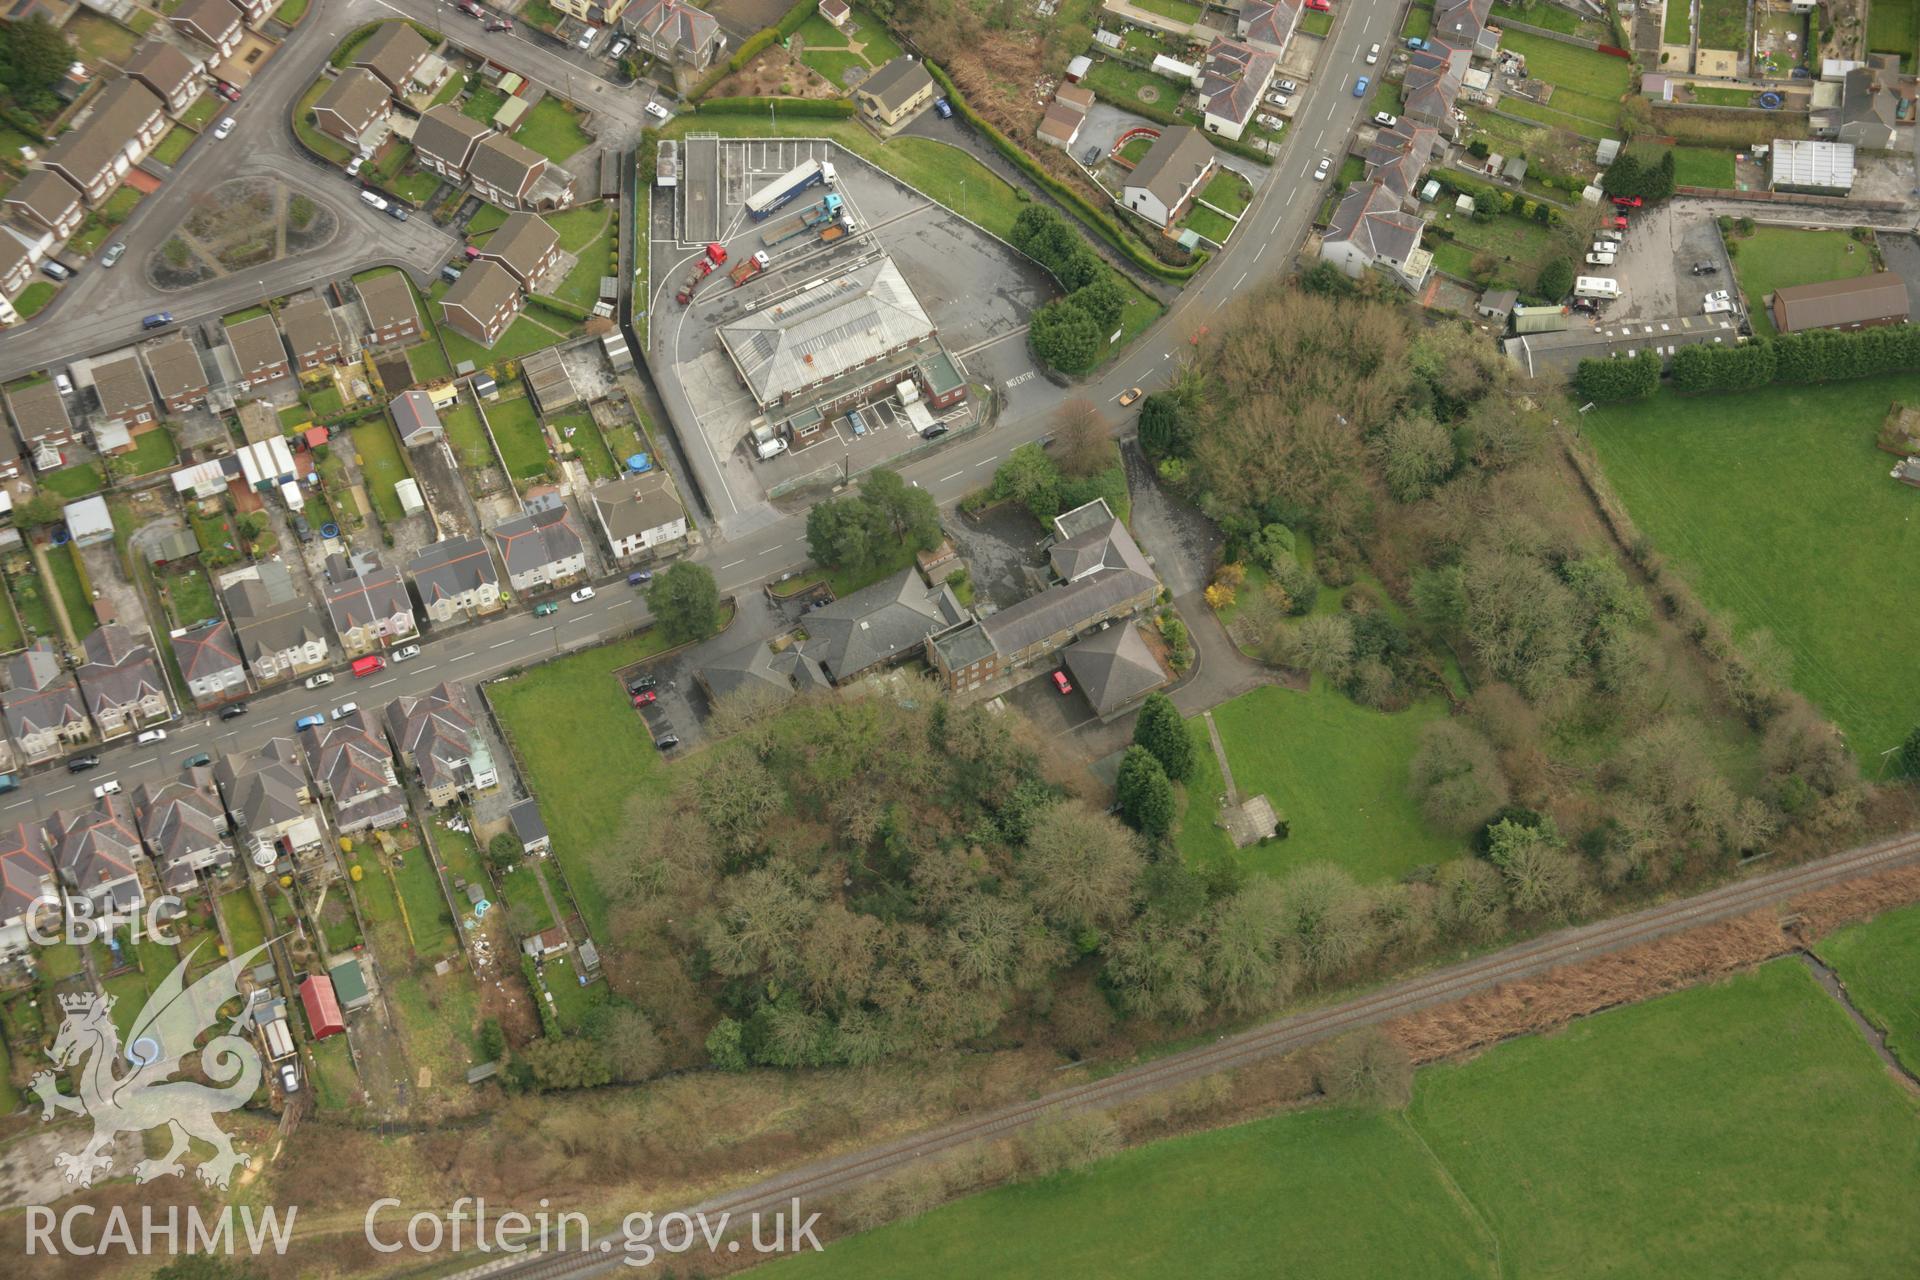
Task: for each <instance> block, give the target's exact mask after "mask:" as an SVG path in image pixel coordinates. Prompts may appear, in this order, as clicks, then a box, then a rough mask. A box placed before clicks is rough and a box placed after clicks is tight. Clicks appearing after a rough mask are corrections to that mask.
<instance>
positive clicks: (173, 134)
mask: <svg viewBox="0 0 1920 1280" xmlns="http://www.w3.org/2000/svg"><path fill="white" fill-rule="evenodd" d="M193 139H194V133H193V131H192V130H191V129H183V128H181V127H180V126H179V125H175V126H174V127H173V128H171V129H169V130H167V136H166V137H164V138H162V139H160V145H159V146H157V147H155V148H154V149H153V158H154V159H155V160H158V161H159V162H160V163H161V164H166V165H174V164H179V163H180V157H181V156H183V155H185V154H187V148H188V147H190V146H192V145H193Z"/></svg>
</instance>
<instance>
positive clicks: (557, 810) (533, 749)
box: [487, 630, 669, 938]
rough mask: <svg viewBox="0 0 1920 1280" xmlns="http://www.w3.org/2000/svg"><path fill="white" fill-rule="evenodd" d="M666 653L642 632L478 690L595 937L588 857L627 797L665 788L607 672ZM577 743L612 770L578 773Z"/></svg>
mask: <svg viewBox="0 0 1920 1280" xmlns="http://www.w3.org/2000/svg"><path fill="white" fill-rule="evenodd" d="M665 648H666V642H665V640H663V639H662V638H661V637H660V634H659V633H658V632H657V631H651V630H649V631H645V632H642V633H640V634H638V635H634V636H629V637H627V638H626V639H624V640H618V641H615V642H614V643H613V644H610V645H603V646H600V647H598V648H594V649H586V650H583V651H581V652H579V653H576V654H570V655H568V656H567V657H564V658H559V659H556V660H555V661H552V662H548V663H545V664H543V665H541V666H539V667H536V668H535V669H534V670H532V671H529V672H527V673H526V674H524V675H520V676H515V677H514V678H512V679H510V680H506V681H503V682H501V683H499V684H494V685H489V686H488V688H487V698H488V700H489V701H490V702H491V703H492V704H493V708H494V711H495V713H496V714H497V715H498V716H499V719H500V724H501V727H502V728H503V729H505V731H506V734H507V737H508V739H509V740H510V741H511V742H512V744H513V750H514V752H515V755H516V757H517V759H518V761H519V763H520V764H521V765H522V766H523V769H524V772H525V776H526V782H527V786H528V789H529V790H530V791H531V793H532V794H533V795H534V796H535V797H537V798H538V799H539V801H540V813H541V816H542V817H544V818H545V819H546V823H547V830H548V832H549V833H550V834H551V836H552V837H553V852H554V856H555V857H556V858H558V859H559V860H560V865H561V867H562V868H563V869H564V870H565V871H566V875H567V881H568V883H570V884H571V885H572V886H573V890H574V893H575V895H576V897H577V898H578V899H579V904H580V910H581V913H582V914H583V915H584V916H585V917H586V921H587V928H588V929H589V931H591V932H592V934H593V936H595V937H596V938H605V937H606V936H607V897H606V894H605V893H604V892H602V891H601V890H600V889H599V887H598V886H597V885H596V883H595V881H594V876H593V871H592V858H593V855H594V852H595V851H596V850H597V849H598V848H599V847H600V846H601V845H602V844H603V843H604V842H605V841H607V840H608V839H610V838H611V837H612V836H613V835H614V834H615V833H616V832H617V831H618V830H619V829H620V825H621V822H622V818H623V815H624V812H625V808H626V803H627V800H628V798H629V797H631V796H635V795H641V796H646V797H648V798H649V799H651V800H654V801H658V800H661V799H663V798H664V797H665V796H666V794H667V790H668V785H669V779H668V773H667V766H666V764H665V763H664V762H663V761H662V760H661V758H660V754H659V752H657V751H656V750H654V746H653V738H652V736H651V735H650V734H648V732H647V729H646V725H645V723H644V722H643V721H642V720H641V718H640V715H639V714H638V713H637V712H635V711H634V710H633V708H631V707H630V706H628V705H627V699H626V696H625V691H624V690H622V689H621V687H620V683H619V681H617V680H615V679H614V676H613V673H614V671H615V670H616V669H618V668H621V667H625V666H628V665H630V664H632V663H635V662H638V661H640V660H641V659H643V658H648V657H651V656H653V655H654V654H657V653H659V652H661V651H662V650H663V649H665ZM583 742H591V743H593V744H595V746H594V749H595V751H596V752H597V753H599V754H600V755H601V758H603V759H606V760H617V761H619V762H620V763H619V767H618V768H615V769H592V768H584V769H583V768H581V766H580V744H581V743H583ZM515 874H521V873H518V872H516V873H515Z"/></svg>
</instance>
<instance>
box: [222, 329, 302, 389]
mask: <svg viewBox="0 0 1920 1280" xmlns="http://www.w3.org/2000/svg"><path fill="white" fill-rule="evenodd" d="M226 330H227V345H228V346H229V347H231V348H232V349H233V362H234V364H236V365H238V366H239V369H240V389H241V390H242V391H245V390H247V389H248V388H249V387H251V386H254V385H257V384H259V383H262V382H272V381H273V380H274V379H275V378H284V377H286V376H287V375H288V374H289V373H290V372H291V371H292V366H291V365H290V364H288V362H287V346H286V343H284V342H282V341H281V340H280V326H279V325H277V324H275V323H274V322H273V317H272V316H270V315H257V316H254V317H253V318H251V319H248V320H242V321H240V322H239V323H238V324H235V323H234V322H233V321H231V320H229V321H227V322H226Z"/></svg>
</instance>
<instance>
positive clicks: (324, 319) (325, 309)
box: [280, 28, 411, 373]
mask: <svg viewBox="0 0 1920 1280" xmlns="http://www.w3.org/2000/svg"><path fill="white" fill-rule="evenodd" d="M409 29H411V28H409ZM280 327H281V330H282V331H283V332H284V333H285V334H286V337H287V345H288V346H289V347H291V348H293V362H294V365H295V366H296V367H297V368H298V369H299V370H300V372H302V373H305V372H307V371H308V370H309V369H318V368H319V367H320V366H321V365H323V364H338V363H339V362H340V361H341V360H342V359H343V358H344V353H345V348H344V347H342V345H341V343H340V331H339V330H338V329H337V328H335V327H334V323H333V308H332V307H329V306H328V305H327V304H326V302H325V301H323V300H322V299H321V298H319V297H317V296H316V295H314V294H308V295H306V296H305V297H303V298H298V299H295V300H294V301H293V302H290V303H288V304H287V306H286V307H285V308H284V309H282V311H281V312H280Z"/></svg>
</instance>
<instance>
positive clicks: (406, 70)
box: [353, 22, 432, 92]
mask: <svg viewBox="0 0 1920 1280" xmlns="http://www.w3.org/2000/svg"><path fill="white" fill-rule="evenodd" d="M430 52H432V50H431V49H430V48H429V47H428V45H427V41H426V38H425V37H424V36H422V35H421V34H420V33H419V32H418V31H415V30H414V29H413V28H412V27H411V26H409V25H408V24H407V23H404V22H389V23H387V24H385V25H384V26H382V27H381V28H380V29H379V30H378V31H376V32H374V34H373V36H372V37H371V38H370V39H368V41H367V42H366V43H365V44H363V45H361V46H360V51H359V52H358V53H357V54H355V55H354V59H353V65H354V66H356V67H365V68H366V69H367V70H369V71H371V72H373V73H374V74H375V75H376V76H379V77H380V79H381V80H383V81H385V82H386V83H387V84H388V85H390V86H392V87H393V89H394V91H395V92H401V91H404V90H405V89H406V87H407V81H408V79H409V78H410V77H411V76H412V75H413V73H414V72H415V71H416V70H418V69H419V66H420V63H421V62H422V61H424V60H425V59H426V56H427V54H428V53H430Z"/></svg>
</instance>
